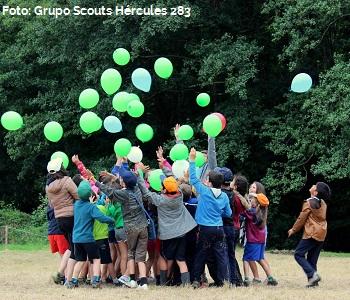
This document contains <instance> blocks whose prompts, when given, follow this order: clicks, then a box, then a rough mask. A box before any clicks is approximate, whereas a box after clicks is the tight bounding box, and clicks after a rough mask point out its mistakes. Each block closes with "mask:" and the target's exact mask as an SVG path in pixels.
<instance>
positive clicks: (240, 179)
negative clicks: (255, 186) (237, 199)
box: [233, 175, 248, 196]
mask: <svg viewBox="0 0 350 300" xmlns="http://www.w3.org/2000/svg"><path fill="white" fill-rule="evenodd" d="M233 180H234V183H235V186H237V188H236V190H237V192H238V193H240V194H241V195H242V196H244V195H245V194H247V192H248V180H247V178H245V177H244V176H242V175H236V176H235V177H234V178H233Z"/></svg>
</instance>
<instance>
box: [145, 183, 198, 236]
mask: <svg viewBox="0 0 350 300" xmlns="http://www.w3.org/2000/svg"><path fill="white" fill-rule="evenodd" d="M139 187H140V190H141V192H142V195H143V198H144V199H145V200H147V201H149V202H151V203H152V204H154V205H155V206H157V210H158V225H159V239H160V240H168V239H173V238H176V237H180V236H183V235H184V234H186V233H187V232H189V231H191V230H192V229H193V228H195V227H196V226H197V223H196V222H195V220H194V219H193V218H192V216H191V215H190V213H189V212H188V211H187V209H186V208H185V206H184V204H183V195H182V193H181V192H179V193H177V194H174V195H170V194H161V195H159V194H157V193H153V192H150V191H149V190H148V189H147V188H146V186H145V184H144V182H143V181H139Z"/></svg>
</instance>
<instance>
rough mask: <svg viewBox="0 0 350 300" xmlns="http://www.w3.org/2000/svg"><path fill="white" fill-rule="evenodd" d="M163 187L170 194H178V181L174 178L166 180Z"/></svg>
mask: <svg viewBox="0 0 350 300" xmlns="http://www.w3.org/2000/svg"><path fill="white" fill-rule="evenodd" d="M163 185H164V188H165V189H166V190H167V192H168V193H176V192H177V191H178V190H179V186H178V184H177V181H176V179H175V178H174V177H173V176H170V177H167V178H165V179H164V181H163Z"/></svg>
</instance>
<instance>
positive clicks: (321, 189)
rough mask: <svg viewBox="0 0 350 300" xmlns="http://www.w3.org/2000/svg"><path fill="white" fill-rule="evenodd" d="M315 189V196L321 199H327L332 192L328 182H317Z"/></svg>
mask: <svg viewBox="0 0 350 300" xmlns="http://www.w3.org/2000/svg"><path fill="white" fill-rule="evenodd" d="M316 190H317V198H319V199H323V200H324V201H328V200H329V199H330V198H331V194H332V192H331V188H330V187H329V185H328V184H326V183H324V182H317V183H316Z"/></svg>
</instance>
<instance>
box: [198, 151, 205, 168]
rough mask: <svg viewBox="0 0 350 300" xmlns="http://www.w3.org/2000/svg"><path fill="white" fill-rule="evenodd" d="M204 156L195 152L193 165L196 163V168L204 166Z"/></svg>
mask: <svg viewBox="0 0 350 300" xmlns="http://www.w3.org/2000/svg"><path fill="white" fill-rule="evenodd" d="M205 161H206V159H205V156H204V154H203V153H202V152H199V151H198V152H196V160H195V163H196V167H198V168H200V167H202V166H203V165H204V164H205Z"/></svg>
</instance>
